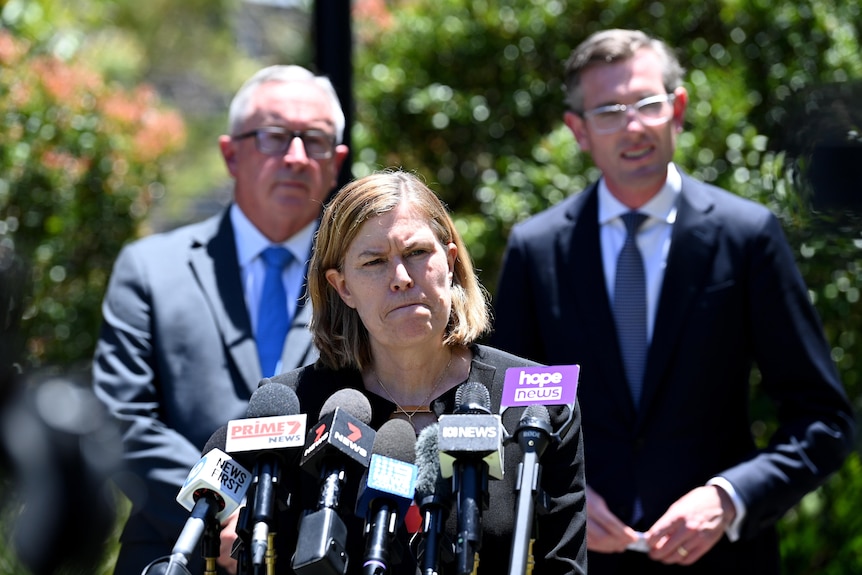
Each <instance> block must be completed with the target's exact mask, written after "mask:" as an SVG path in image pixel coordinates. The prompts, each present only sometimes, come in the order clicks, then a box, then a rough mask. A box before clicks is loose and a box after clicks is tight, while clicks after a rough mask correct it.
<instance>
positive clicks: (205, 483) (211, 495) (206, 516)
mask: <svg viewBox="0 0 862 575" xmlns="http://www.w3.org/2000/svg"><path fill="white" fill-rule="evenodd" d="M226 435H227V426H222V427H220V428H218V429H217V430H216V431H215V432H214V433H213V434H212V436H210V438H209V440H208V441H207V443H206V445H205V446H204V450H203V453H204V456H203V457H202V458H201V460H200V461H198V462H197V464H195V466H194V467H192V469H191V471H190V472H189V475H188V477H187V478H186V480H185V483H183V486H182V487H181V488H180V492H179V494H178V495H177V502H178V503H179V504H180V505H182V506H183V507H184V508H186V509H188V510H189V511H191V516H190V517H189V518H188V520H186V524H185V526H184V527H183V529H182V531H181V532H180V535H179V537H178V538H177V541H176V543H175V544H174V546H173V549H172V550H171V555H170V557H169V558H168V562H167V566H166V567H165V570H164V573H165V574H166V575H176V574H182V575H186V574H188V573H189V571H188V569H187V567H186V566H187V565H188V563H189V558H190V557H191V554H192V552H193V551H194V548H195V546H196V545H197V543H198V541H199V540H200V539H201V537H202V536H204V535H208V537H207V538H206V539H208V543H205V544H204V557H205V559H206V560H207V562H208V569H207V570H208V571H212V572H215V558H217V557H218V544H216V545H215V554H214V555H213V550H212V547H213V545H212V541H213V538H215V539H216V540H217V537H216V535H217V533H218V526H219V525H220V524H221V522H222V521H224V520H225V519H226V518H227V517H228V516H229V515H230V514H231V513H233V512H234V511H235V510H236V509H237V508H238V507H239V505H240V503H242V498H243V497H244V496H245V493H246V491H247V490H248V488H249V485H251V473H250V472H249V471H248V470H247V469H246V468H245V467H243V466H242V465H240V464H239V463H237V462H236V461H235V460H234V459H233V458H232V457H231V456H229V455H228V454H227V453H225V452H224V451H222V449H221V448H222V447H224V445H225V437H226ZM156 563H161V561H159V562H156ZM210 563H211V564H210ZM151 565H153V564H151ZM147 572H149V568H148V570H147Z"/></svg>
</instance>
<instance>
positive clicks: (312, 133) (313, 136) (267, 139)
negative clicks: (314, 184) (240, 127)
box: [231, 126, 335, 160]
mask: <svg viewBox="0 0 862 575" xmlns="http://www.w3.org/2000/svg"><path fill="white" fill-rule="evenodd" d="M252 136H254V145H255V147H256V148H257V151H258V152H260V153H261V154H266V155H267V156H283V155H285V154H286V153H287V151H288V150H289V149H290V144H291V143H292V142H293V139H294V138H299V139H300V140H302V147H303V148H305V155H307V156H308V157H309V158H315V159H317V160H323V159H326V158H330V157H332V152H333V150H334V148H335V137H334V136H333V135H332V134H329V133H327V132H324V131H323V130H288V129H285V128H280V127H278V126H267V127H265V128H257V129H256V130H250V131H248V132H245V133H242V134H237V135H236V136H231V139H232V140H242V139H245V138H251V137H252Z"/></svg>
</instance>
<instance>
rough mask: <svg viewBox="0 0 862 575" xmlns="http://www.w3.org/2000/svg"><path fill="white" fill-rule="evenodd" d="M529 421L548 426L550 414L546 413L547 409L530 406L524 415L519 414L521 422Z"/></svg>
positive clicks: (534, 405)
mask: <svg viewBox="0 0 862 575" xmlns="http://www.w3.org/2000/svg"><path fill="white" fill-rule="evenodd" d="M530 419H537V420H539V421H541V422H544V423H547V424H549V425H550V423H551V414H550V413H548V408H547V407H545V406H544V405H538V404H532V405H528V406H527V408H526V409H525V410H524V413H522V414H521V421H528V420H530Z"/></svg>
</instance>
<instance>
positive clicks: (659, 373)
mask: <svg viewBox="0 0 862 575" xmlns="http://www.w3.org/2000/svg"><path fill="white" fill-rule="evenodd" d="M682 178H683V180H682V192H681V193H680V197H679V206H678V210H677V218H676V222H675V223H674V225H673V232H672V236H671V247H670V252H669V253H668V259H667V268H666V271H665V275H664V280H663V282H662V289H661V295H660V297H659V304H658V309H657V311H656V319H655V325H654V327H653V337H652V342H653V343H652V344H651V345H650V350H649V355H648V357H647V366H646V374H645V376H644V388H643V396H642V398H641V414H644V413H647V412H648V410H649V405H650V402H651V401H652V399H653V397H655V394H656V392H657V390H658V389H659V386H660V383H661V382H663V381H667V379H668V378H667V377H665V376H664V374H665V372H666V371H667V370H668V369H670V362H671V361H672V358H673V357H674V353H675V349H676V348H677V346H678V343H679V340H680V338H681V337H683V335H682V334H683V333H685V330H684V329H683V323H684V322H685V320H686V317H688V316H689V315H690V309H691V306H693V305H695V303H696V300H697V297H698V295H699V294H700V293H701V290H702V289H703V282H704V279H705V277H706V275H707V274H708V273H709V270H710V269H711V268H712V265H713V259H714V257H715V249H716V238H717V235H718V232H719V227H718V224H717V223H716V222H715V221H714V220H713V219H711V218H710V217H709V212H710V211H711V210H712V208H713V203H712V200H711V199H710V198H709V196H708V195H707V194H706V193H704V187H703V184H701V183H700V182H698V181H696V180H694V179H693V178H691V177H688V176H687V175H685V174H682Z"/></svg>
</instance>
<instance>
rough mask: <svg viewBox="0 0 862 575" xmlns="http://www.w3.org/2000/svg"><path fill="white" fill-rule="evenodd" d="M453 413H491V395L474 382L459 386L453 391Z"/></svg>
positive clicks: (486, 389)
mask: <svg viewBox="0 0 862 575" xmlns="http://www.w3.org/2000/svg"><path fill="white" fill-rule="evenodd" d="M455 413H491V394H490V392H489V391H488V388H487V387H485V386H484V385H482V384H481V383H479V382H476V381H468V382H467V383H464V384H461V385H460V386H459V387H458V389H457V390H455Z"/></svg>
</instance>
